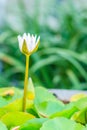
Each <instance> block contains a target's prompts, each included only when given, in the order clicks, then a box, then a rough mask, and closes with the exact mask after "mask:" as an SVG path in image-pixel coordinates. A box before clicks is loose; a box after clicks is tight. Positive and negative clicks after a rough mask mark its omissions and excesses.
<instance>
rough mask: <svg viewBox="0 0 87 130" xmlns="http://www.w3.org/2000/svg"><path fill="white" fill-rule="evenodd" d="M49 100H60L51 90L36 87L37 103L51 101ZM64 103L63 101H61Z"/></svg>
mask: <svg viewBox="0 0 87 130" xmlns="http://www.w3.org/2000/svg"><path fill="white" fill-rule="evenodd" d="M49 100H54V101H55V100H58V99H57V98H56V97H55V96H54V95H53V94H52V93H51V92H49V91H48V90H47V89H45V88H43V87H36V88H35V101H34V102H35V104H38V103H41V102H44V101H49ZM61 104H62V103H61Z"/></svg>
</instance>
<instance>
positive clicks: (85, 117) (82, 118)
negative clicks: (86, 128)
mask: <svg viewBox="0 0 87 130" xmlns="http://www.w3.org/2000/svg"><path fill="white" fill-rule="evenodd" d="M71 119H72V120H75V121H76V122H79V123H81V124H86V123H87V108H85V109H83V110H80V111H78V112H76V113H75V114H74V115H73V116H72V117H71Z"/></svg>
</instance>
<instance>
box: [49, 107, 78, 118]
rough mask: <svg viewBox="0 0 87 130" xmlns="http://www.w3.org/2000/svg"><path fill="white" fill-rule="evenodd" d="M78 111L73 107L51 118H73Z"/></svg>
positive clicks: (56, 113)
mask: <svg viewBox="0 0 87 130" xmlns="http://www.w3.org/2000/svg"><path fill="white" fill-rule="evenodd" d="M77 111H78V109H77V108H76V107H72V108H71V109H64V110H62V111H60V112H55V113H54V114H52V115H51V116H50V118H54V117H66V118H71V116H72V115H73V114H74V113H75V112H77Z"/></svg>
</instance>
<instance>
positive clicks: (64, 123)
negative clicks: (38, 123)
mask: <svg viewBox="0 0 87 130" xmlns="http://www.w3.org/2000/svg"><path fill="white" fill-rule="evenodd" d="M40 130H86V128H85V127H84V126H83V125H81V124H78V123H76V122H74V121H72V120H69V119H66V118H64V117H61V118H54V119H51V120H48V121H46V122H45V123H43V126H42V127H41V128H40Z"/></svg>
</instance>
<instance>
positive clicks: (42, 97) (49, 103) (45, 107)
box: [34, 87, 65, 117]
mask: <svg viewBox="0 0 87 130" xmlns="http://www.w3.org/2000/svg"><path fill="white" fill-rule="evenodd" d="M35 92H36V93H35V94H36V97H35V101H34V107H35V109H36V111H37V113H38V114H39V116H43V117H48V116H50V115H51V114H53V113H55V112H57V111H60V110H61V109H63V108H64V106H65V105H64V104H63V103H62V102H61V101H59V100H58V99H57V98H56V97H55V96H53V94H52V93H51V92H49V91H48V90H47V89H45V88H42V87H36V88H35ZM50 108H51V109H50Z"/></svg>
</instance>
